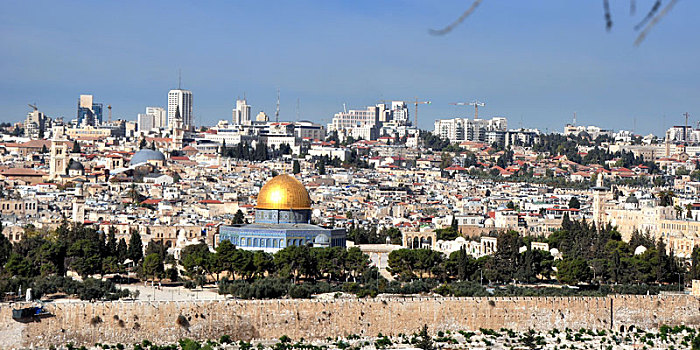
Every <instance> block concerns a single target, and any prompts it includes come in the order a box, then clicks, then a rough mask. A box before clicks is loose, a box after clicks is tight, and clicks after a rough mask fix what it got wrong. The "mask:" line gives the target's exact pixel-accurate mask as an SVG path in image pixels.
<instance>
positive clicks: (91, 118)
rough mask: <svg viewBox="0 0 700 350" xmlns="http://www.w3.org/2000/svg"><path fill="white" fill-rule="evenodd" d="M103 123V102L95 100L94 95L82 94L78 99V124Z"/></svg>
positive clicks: (93, 124)
mask: <svg viewBox="0 0 700 350" xmlns="http://www.w3.org/2000/svg"><path fill="white" fill-rule="evenodd" d="M100 124H102V104H101V103H96V102H94V101H93V96H92V95H80V98H79V99H78V125H81V126H87V125H89V126H96V125H100Z"/></svg>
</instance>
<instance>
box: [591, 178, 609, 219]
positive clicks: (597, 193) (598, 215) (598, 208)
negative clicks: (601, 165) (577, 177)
mask: <svg viewBox="0 0 700 350" xmlns="http://www.w3.org/2000/svg"><path fill="white" fill-rule="evenodd" d="M593 191H594V192H593V221H594V222H595V226H596V229H597V230H598V231H600V228H601V227H603V226H604V225H605V222H604V220H605V197H606V194H607V192H608V188H607V187H605V186H604V184H603V173H598V178H597V179H596V183H595V187H593Z"/></svg>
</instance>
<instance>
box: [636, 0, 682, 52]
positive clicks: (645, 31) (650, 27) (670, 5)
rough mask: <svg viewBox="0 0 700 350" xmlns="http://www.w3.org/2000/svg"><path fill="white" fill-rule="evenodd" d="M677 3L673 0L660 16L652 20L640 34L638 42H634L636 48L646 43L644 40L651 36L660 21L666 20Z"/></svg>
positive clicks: (676, 0)
mask: <svg viewBox="0 0 700 350" xmlns="http://www.w3.org/2000/svg"><path fill="white" fill-rule="evenodd" d="M676 2H678V0H671V2H669V3H668V4H666V6H664V8H663V10H661V12H659V14H658V15H656V17H654V18H653V19H652V20H651V22H649V24H647V26H646V27H645V28H644V30H642V32H641V33H639V36H638V37H637V40H635V41H634V45H635V46H639V44H641V43H642V41H644V38H646V36H647V34H649V32H650V31H651V29H652V28H654V26H656V24H657V23H659V21H661V19H662V18H664V17H665V16H666V14H668V12H669V11H671V9H672V8H673V6H674V5H676Z"/></svg>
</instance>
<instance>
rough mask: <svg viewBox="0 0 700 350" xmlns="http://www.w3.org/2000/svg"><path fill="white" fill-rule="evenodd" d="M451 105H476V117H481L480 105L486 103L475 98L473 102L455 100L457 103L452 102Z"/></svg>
mask: <svg viewBox="0 0 700 350" xmlns="http://www.w3.org/2000/svg"><path fill="white" fill-rule="evenodd" d="M450 104H451V105H455V106H474V119H475V120H476V119H479V107H484V106H486V104H485V103H483V102H481V101H478V100H474V101H472V102H455V103H450Z"/></svg>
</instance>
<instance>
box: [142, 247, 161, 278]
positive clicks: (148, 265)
mask: <svg viewBox="0 0 700 350" xmlns="http://www.w3.org/2000/svg"><path fill="white" fill-rule="evenodd" d="M149 246H150V244H149ZM163 272H164V267H163V258H161V256H160V255H159V254H158V253H150V254H148V255H146V257H145V258H144V259H143V264H142V265H141V275H142V276H144V277H147V278H148V277H151V278H152V279H156V278H158V277H161V276H162V275H163Z"/></svg>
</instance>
